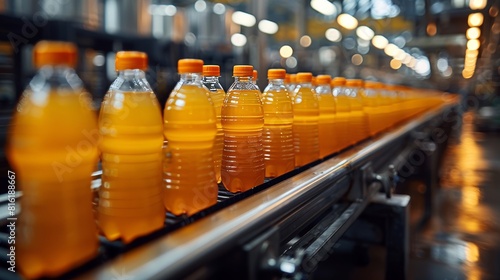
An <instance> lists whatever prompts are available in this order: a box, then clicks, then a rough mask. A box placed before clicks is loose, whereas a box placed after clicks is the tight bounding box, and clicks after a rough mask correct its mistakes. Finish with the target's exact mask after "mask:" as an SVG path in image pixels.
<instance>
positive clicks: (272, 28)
mask: <svg viewBox="0 0 500 280" xmlns="http://www.w3.org/2000/svg"><path fill="white" fill-rule="evenodd" d="M259 30H260V31H262V32H264V33H266V34H274V33H276V32H278V24H276V22H274V21H270V20H267V19H263V20H261V21H260V22H259Z"/></svg>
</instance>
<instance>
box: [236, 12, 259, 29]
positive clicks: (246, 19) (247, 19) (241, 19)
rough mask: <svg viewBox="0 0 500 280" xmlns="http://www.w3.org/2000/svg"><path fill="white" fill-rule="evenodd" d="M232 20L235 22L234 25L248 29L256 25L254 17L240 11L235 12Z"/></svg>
mask: <svg viewBox="0 0 500 280" xmlns="http://www.w3.org/2000/svg"><path fill="white" fill-rule="evenodd" d="M231 19H232V20H233V22H234V23H236V24H239V25H243V26H246V27H252V26H254V25H255V22H256V19H255V17H254V16H253V15H251V14H248V13H244V12H240V11H236V12H234V13H233V15H232V17H231Z"/></svg>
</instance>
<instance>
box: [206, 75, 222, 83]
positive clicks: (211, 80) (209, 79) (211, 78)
mask: <svg viewBox="0 0 500 280" xmlns="http://www.w3.org/2000/svg"><path fill="white" fill-rule="evenodd" d="M203 82H204V83H219V77H218V76H204V77H203Z"/></svg>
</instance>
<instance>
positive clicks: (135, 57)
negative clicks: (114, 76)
mask: <svg viewBox="0 0 500 280" xmlns="http://www.w3.org/2000/svg"><path fill="white" fill-rule="evenodd" d="M147 68H148V55H147V54H146V53H143V52H136V51H121V52H117V53H116V60H115V70H116V71H123V70H126V69H141V70H146V69H147Z"/></svg>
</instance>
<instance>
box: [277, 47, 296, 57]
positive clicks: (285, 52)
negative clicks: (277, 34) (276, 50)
mask: <svg viewBox="0 0 500 280" xmlns="http://www.w3.org/2000/svg"><path fill="white" fill-rule="evenodd" d="M292 54H293V49H292V47H290V46H289V45H284V46H283V47H281V48H280V55H281V57H283V58H289V57H290V56H292Z"/></svg>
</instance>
